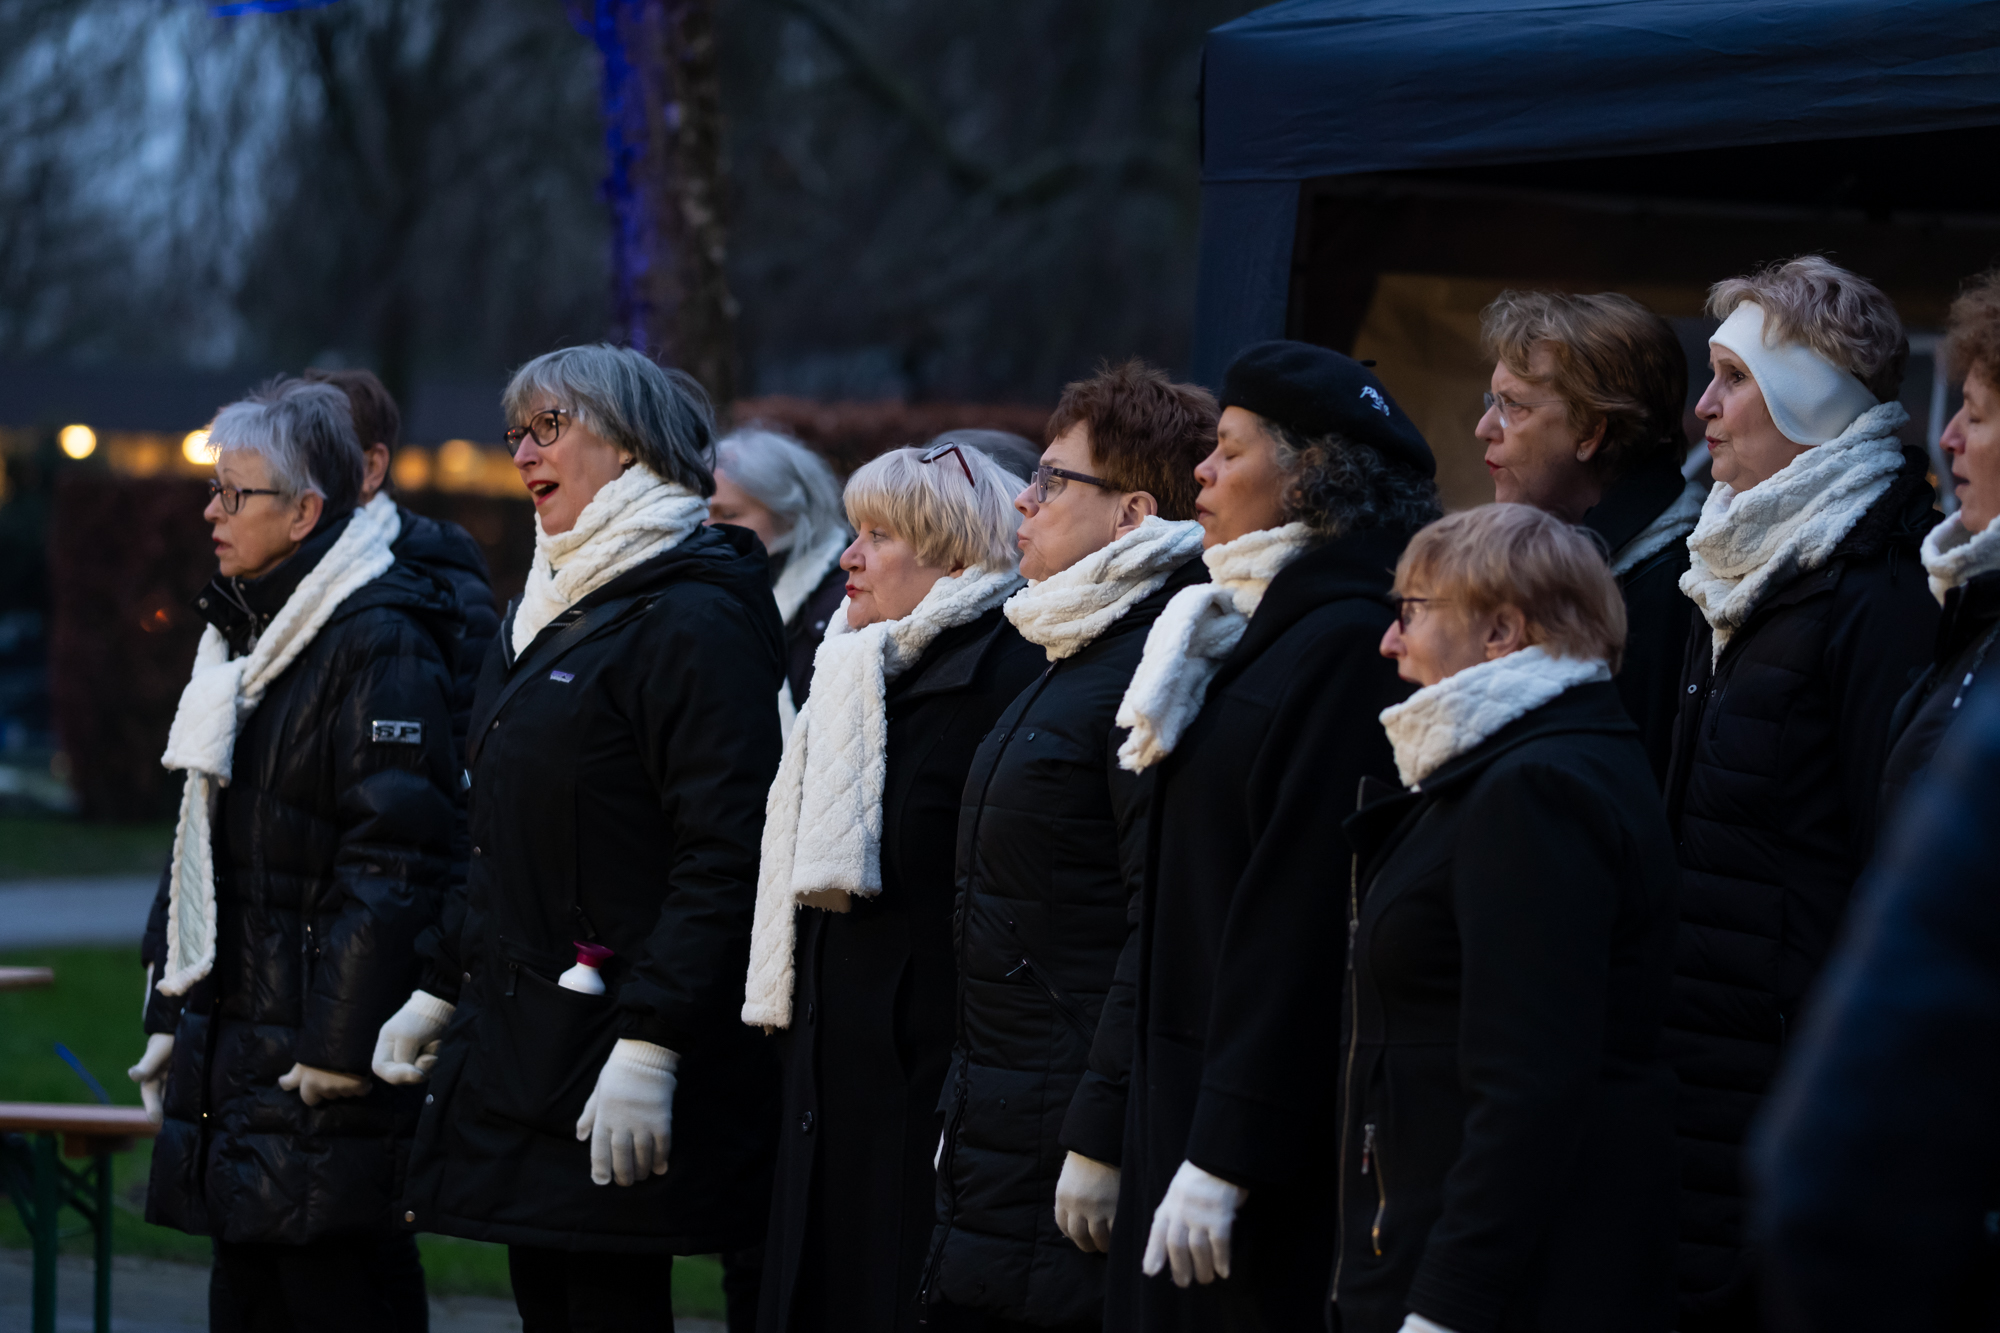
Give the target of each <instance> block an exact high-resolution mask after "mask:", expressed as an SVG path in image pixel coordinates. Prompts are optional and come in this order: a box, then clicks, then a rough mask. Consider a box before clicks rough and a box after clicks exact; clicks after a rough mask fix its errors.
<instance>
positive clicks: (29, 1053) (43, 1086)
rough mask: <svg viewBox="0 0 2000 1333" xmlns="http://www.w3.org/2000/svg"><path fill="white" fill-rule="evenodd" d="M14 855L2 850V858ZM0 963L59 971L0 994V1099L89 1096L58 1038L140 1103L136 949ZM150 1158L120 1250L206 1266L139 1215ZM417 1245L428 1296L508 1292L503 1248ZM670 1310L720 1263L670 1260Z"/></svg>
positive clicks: (119, 1223)
mask: <svg viewBox="0 0 2000 1333" xmlns="http://www.w3.org/2000/svg"><path fill="white" fill-rule="evenodd" d="M15 822H16V821H0V847H4V846H5V844H6V839H7V837H8V833H9V831H10V830H9V828H8V827H7V826H8V825H11V824H13V823H15ZM21 822H25V821H21ZM11 860H12V858H11V857H10V856H8V855H7V854H6V853H5V852H0V865H4V864H9V863H11ZM0 965H6V966H14V967H53V968H54V969H55V972H56V984H55V985H54V986H53V987H51V988H49V989H48V990H39V991H9V992H4V993H0V1101H20V1102H89V1101H94V1100H95V1098H93V1097H92V1096H91V1093H90V1090H89V1089H88V1088H86V1087H85V1086H84V1083H83V1080H82V1079H80V1078H78V1077H77V1076H76V1074H75V1073H73V1072H72V1071H71V1070H70V1067H69V1066H68V1065H66V1064H64V1063H63V1062H62V1060H61V1059H60V1058H58V1057H57V1055H56V1054H55V1043H57V1042H61V1043H62V1044H63V1045H65V1046H67V1047H69V1049H70V1051H71V1052H72V1053H73V1054H75V1056H76V1057H77V1058H78V1059H79V1060H81V1061H82V1062H83V1065H84V1067H85V1068H86V1069H88V1070H90V1072H91V1073H93V1074H95V1075H96V1076H97V1078H98V1081H99V1082H101V1083H102V1084H103V1085H104V1090H105V1091H106V1092H108V1093H109V1094H110V1095H111V1100H112V1101H114V1102H116V1103H118V1104H119V1105H121V1106H137V1105H138V1104H139V1088H138V1085H137V1084H134V1083H133V1082H132V1081H131V1080H129V1079H127V1078H126V1077H125V1070H126V1069H127V1067H129V1066H130V1065H131V1064H132V1062H133V1061H134V1060H136V1059H138V1058H139V1055H140V1053H141V1052H142V1051H143V1050H144V1048H145V1038H144V1037H143V1036H142V1035H141V1033H140V1031H139V1004H140V992H141V989H142V987H143V986H144V984H145V972H144V970H143V969H142V968H141V967H140V966H139V951H138V950H137V949H37V950H30V951H27V952H23V953H15V954H6V955H0ZM151 1159H152V1148H151V1145H150V1143H148V1142H145V1141H142V1142H141V1144H140V1146H139V1148H138V1149H137V1150H136V1151H134V1152H130V1153H125V1154H123V1155H122V1156H120V1157H118V1158H116V1159H115V1160H116V1166H115V1168H114V1171H113V1181H114V1185H115V1189H116V1197H117V1201H118V1204H119V1208H118V1213H117V1217H116V1220H115V1222H114V1226H113V1237H114V1245H115V1248H116V1250H117V1252H118V1253H119V1254H136V1255H146V1256H150V1257H152V1258H157V1259H172V1260H179V1261H181V1262H185V1263H192V1264H204V1265H205V1264H207V1263H208V1259H209V1246H208V1241H207V1240H206V1239H204V1238H202V1237H199V1236H188V1235H184V1234H182V1233H181V1232H178V1231H174V1230H172V1229H170V1228H168V1227H156V1226H150V1225H148V1224H147V1222H146V1221H145V1217H144V1212H145V1197H146V1169H147V1164H148V1163H149V1162H150V1161H151ZM69 1220H70V1221H71V1222H73V1223H74V1227H75V1234H73V1235H71V1236H70V1237H69V1238H68V1239H67V1240H65V1242H64V1248H65V1250H70V1251H74V1252H76V1253H79V1254H88V1253H89V1252H90V1235H89V1229H88V1227H86V1226H85V1225H84V1222H83V1219H82V1218H80V1217H74V1216H71V1217H70V1218H69ZM418 1244H419V1246H420V1247H421V1248H422V1250H423V1256H424V1271H425V1274H426V1276H427V1277H428V1279H429V1283H430V1289H431V1292H432V1293H433V1294H434V1295H439V1296H453V1295H469V1296H498V1297H503V1298H504V1297H508V1296H510V1295H511V1294H512V1293H511V1292H510V1290H509V1288H508V1285H507V1254H506V1251H505V1250H504V1249H502V1248H501V1247H500V1246H498V1245H489V1244H485V1243H484V1242H481V1241H470V1240H457V1239H454V1238H452V1237H448V1236H422V1237H419V1239H418ZM27 1245H28V1231H27V1228H26V1227H24V1226H22V1225H21V1218H20V1215H19V1214H18V1213H17V1212H15V1210H14V1208H13V1207H12V1206H11V1205H8V1206H0V1246H7V1247H9V1248H14V1249H25V1248H26V1247H27ZM674 1313H676V1314H683V1315H692V1316H701V1317H706V1318H711V1319H719V1318H721V1317H722V1313H723V1308H722V1266H721V1264H720V1263H718V1262H717V1261H716V1260H715V1259H714V1258H712V1257H708V1256H703V1257H699V1258H688V1259H679V1260H676V1261H675V1263H674Z"/></svg>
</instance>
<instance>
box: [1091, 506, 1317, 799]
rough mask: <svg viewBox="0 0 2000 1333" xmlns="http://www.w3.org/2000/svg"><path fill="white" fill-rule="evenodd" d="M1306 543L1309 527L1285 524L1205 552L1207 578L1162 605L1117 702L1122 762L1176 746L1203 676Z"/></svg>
mask: <svg viewBox="0 0 2000 1333" xmlns="http://www.w3.org/2000/svg"><path fill="white" fill-rule="evenodd" d="M1311 544H1312V529H1311V528H1309V527H1307V526H1306V525H1305V524H1303V523H1287V524H1285V526H1283V527H1282V528H1264V529H1261V530H1259V531H1257V532H1246V533H1245V534H1243V535H1242V536H1241V537H1238V538H1237V539H1236V540H1235V541H1233V542H1224V543H1223V544H1222V545H1220V546H1215V547H1211V548H1210V549H1208V550H1207V551H1204V552H1203V553H1202V557H1201V558H1202V560H1203V561H1204V562H1206V563H1207V565H1208V574H1209V578H1210V580H1211V581H1210V582H1208V583H1204V584H1198V585H1196V586H1195V587H1192V588H1183V589H1181V590H1180V591H1179V592H1177V593H1175V594H1174V597H1173V600H1172V601H1170V602H1168V603H1167V606H1166V609H1165V610H1164V611H1162V612H1160V618H1159V619H1158V620H1156V621H1154V622H1153V628H1152V629H1151V630H1149V631H1148V632H1147V634H1146V648H1145V651H1144V652H1143V653H1141V654H1140V657H1139V669H1138V670H1137V671H1134V672H1133V673H1132V683H1131V684H1130V685H1128V686H1126V687H1125V698H1124V699H1123V700H1122V701H1121V702H1120V703H1119V705H1118V716H1117V719H1116V720H1117V723H1118V725H1119V726H1121V727H1130V728H1131V730H1132V734H1131V735H1129V736H1127V737H1126V738H1125V743H1124V744H1123V745H1120V746H1119V747H1118V764H1119V767H1121V768H1125V769H1128V770H1130V771H1131V772H1134V773H1137V772H1140V771H1142V770H1144V769H1146V768H1149V767H1151V766H1152V765H1154V764H1157V763H1159V762H1160V761H1161V760H1162V759H1165V758H1166V757H1167V756H1168V755H1170V754H1172V753H1173V750H1174V746H1176V745H1178V744H1179V743H1180V739H1181V735H1182V733H1184V732H1185V731H1186V730H1187V728H1188V724H1189V723H1190V722H1192V721H1194V719H1195V715H1196V714H1197V713H1199V712H1201V704H1202V700H1203V699H1204V698H1205V697H1206V696H1207V694H1208V683H1209V682H1210V681H1211V680H1214V679H1215V673H1216V672H1217V671H1219V670H1221V669H1222V662H1223V659H1224V658H1226V657H1228V656H1229V654H1230V653H1231V652H1232V651H1233V650H1234V649H1235V647H1236V645H1237V644H1238V643H1239V642H1241V641H1242V639H1243V632H1244V631H1245V630H1246V629H1248V628H1249V627H1250V617H1251V616H1253V615H1255V614H1257V606H1258V604H1259V603H1261V602H1262V601H1263V600H1264V590H1265V589H1266V588H1268V587H1270V586H1271V580H1272V579H1274V578H1276V577H1277V576H1278V571H1279V570H1281V569H1283V568H1284V567H1285V566H1286V565H1289V564H1290V563H1292V561H1293V560H1295V559H1297V558H1298V556H1299V555H1300V554H1301V553H1303V552H1304V551H1305V549H1306V548H1307V547H1308V546H1310V545H1311Z"/></svg>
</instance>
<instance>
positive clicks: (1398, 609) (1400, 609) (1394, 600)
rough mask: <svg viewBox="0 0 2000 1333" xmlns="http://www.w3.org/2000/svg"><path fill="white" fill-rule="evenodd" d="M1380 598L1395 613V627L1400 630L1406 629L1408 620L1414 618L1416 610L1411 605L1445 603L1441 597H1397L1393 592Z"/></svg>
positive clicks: (1408, 626) (1408, 623) (1440, 604)
mask: <svg viewBox="0 0 2000 1333" xmlns="http://www.w3.org/2000/svg"><path fill="white" fill-rule="evenodd" d="M1382 600H1383V601H1385V602H1387V603H1388V604H1389V609H1390V610H1391V611H1394V612H1395V613H1396V628H1398V629H1401V630H1408V629H1409V628H1410V622H1411V621H1412V620H1414V619H1416V612H1415V611H1413V610H1412V609H1411V608H1412V607H1419V606H1430V605H1431V604H1433V603H1436V604H1437V605H1439V606H1443V605H1444V604H1445V601H1444V598H1442V597H1399V596H1397V595H1396V594H1395V593H1390V594H1389V595H1388V596H1387V597H1384V598H1383V599H1382Z"/></svg>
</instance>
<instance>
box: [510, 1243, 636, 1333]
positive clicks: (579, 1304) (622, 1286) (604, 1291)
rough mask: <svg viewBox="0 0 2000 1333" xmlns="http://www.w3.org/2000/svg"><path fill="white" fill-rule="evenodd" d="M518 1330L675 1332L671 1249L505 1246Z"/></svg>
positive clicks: (551, 1332) (534, 1332)
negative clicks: (655, 1251) (639, 1250)
mask: <svg viewBox="0 0 2000 1333" xmlns="http://www.w3.org/2000/svg"><path fill="white" fill-rule="evenodd" d="M507 1276H508V1277H509V1278H511V1279H513V1283H514V1308H515V1309H517V1310H519V1311H520V1312H521V1333H674V1284H673V1276H674V1260H673V1256H672V1255H666V1254H661V1255H650V1254H609V1253H605V1252H603V1251H600V1250H544V1249H539V1248H537V1247H534V1246H530V1245H509V1246H508V1247H507Z"/></svg>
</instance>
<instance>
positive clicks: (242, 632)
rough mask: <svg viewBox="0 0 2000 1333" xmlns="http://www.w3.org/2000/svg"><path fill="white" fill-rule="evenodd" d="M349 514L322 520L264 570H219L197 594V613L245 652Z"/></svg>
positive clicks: (337, 536)
mask: <svg viewBox="0 0 2000 1333" xmlns="http://www.w3.org/2000/svg"><path fill="white" fill-rule="evenodd" d="M353 517H354V512H353V511H352V510H349V511H348V512H347V513H345V514H342V515H341V516H340V517H339V518H336V519H334V520H333V521H332V522H330V523H321V524H320V525H319V526H318V527H317V528H315V529H313V532H312V535H311V536H309V537H307V538H306V539H305V540H304V541H303V542H300V543H299V549H298V550H296V551H294V552H292V553H291V555H289V556H287V557H286V558H285V560H284V561H283V563H281V564H280V565H279V566H278V567H277V568H276V569H274V570H272V571H271V572H270V573H268V574H264V575H262V576H260V577H258V578H254V579H251V578H236V577H230V578H225V577H224V576H222V575H221V574H217V575H216V576H215V577H214V578H212V579H210V580H209V581H208V586H207V587H205V588H203V589H202V590H201V591H200V592H199V593H197V594H195V599H194V610H195V614H196V615H198V616H200V617H201V618H202V619H203V620H206V621H207V622H208V623H209V624H211V625H213V626H215V628H216V629H218V630H220V631H221V632H222V637H223V638H224V639H226V640H228V641H229V648H230V651H231V652H233V653H236V654H238V655H241V654H243V653H247V652H249V651H250V645H251V643H252V642H253V641H254V640H255V639H256V637H257V636H258V635H260V634H262V633H263V632H264V630H265V628H266V627H267V626H269V625H270V623H271V619H272V617H274V616H276V615H277V614H278V612H280V611H282V610H284V609H285V603H286V602H288V601H290V600H291V596H292V594H293V593H294V592H297V591H298V587H299V584H300V583H302V582H304V581H305V577H306V575H308V574H310V573H312V572H313V570H314V568H315V567H317V566H318V564H319V562H320V561H321V560H323V559H325V557H326V553H327V552H328V551H330V550H332V549H333V544H334V543H335V542H336V541H339V540H340V534H341V533H343V532H345V531H347V524H348V521H349V520H350V519H352V518H353Z"/></svg>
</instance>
